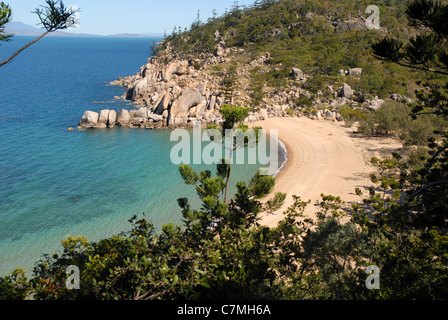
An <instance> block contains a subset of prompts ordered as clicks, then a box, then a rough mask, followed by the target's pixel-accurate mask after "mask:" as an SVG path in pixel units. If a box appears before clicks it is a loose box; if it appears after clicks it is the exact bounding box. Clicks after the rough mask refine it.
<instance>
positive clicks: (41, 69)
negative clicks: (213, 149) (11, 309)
mask: <svg viewBox="0 0 448 320" xmlns="http://www.w3.org/2000/svg"><path fill="white" fill-rule="evenodd" d="M33 39H34V38H32V37H19V36H17V37H14V38H13V41H12V42H9V43H3V44H2V45H0V60H1V61H3V60H4V59H5V58H7V57H9V56H10V55H11V54H12V53H13V52H15V50H16V49H18V48H20V47H21V46H23V45H25V44H26V43H28V42H29V41H31V40H33ZM155 40H156V41H157V40H160V39H155ZM152 41H153V39H120V38H116V39H114V38H58V37H46V38H43V39H42V40H41V41H39V42H37V43H36V44H34V45H33V46H31V47H29V48H28V49H26V50H25V51H23V52H22V53H21V54H20V55H19V56H18V57H17V58H16V59H15V60H14V61H13V62H11V63H9V64H7V65H6V66H4V67H1V68H0V276H3V275H6V274H7V273H9V272H11V271H12V270H14V269H15V268H17V267H20V268H23V269H25V270H26V271H28V272H30V271H32V267H33V265H34V263H35V262H36V261H38V260H39V259H40V258H42V256H43V254H44V253H46V254H50V255H52V254H53V253H56V252H59V251H60V250H61V244H60V241H61V240H62V239H65V238H66V237H67V236H69V235H82V236H86V237H87V238H88V239H89V240H90V241H98V240H100V239H102V238H105V237H110V236H112V235H114V234H118V233H120V232H123V231H127V230H129V229H130V228H131V227H132V226H131V225H130V224H129V222H128V219H130V218H131V217H132V216H133V215H135V214H136V215H140V216H141V214H142V213H143V212H145V214H146V217H147V218H148V219H149V220H150V221H152V222H153V223H154V224H155V225H156V227H159V228H160V226H162V225H163V224H165V223H167V222H175V223H180V221H181V212H180V209H179V208H178V206H177V201H176V199H177V198H180V197H189V198H191V199H193V203H194V199H195V197H196V193H195V190H194V188H193V187H191V186H187V185H185V184H184V183H183V180H182V178H181V177H180V175H179V171H178V166H177V165H174V164H172V163H171V161H170V151H171V148H172V147H173V146H174V145H175V144H176V143H177V142H171V141H170V130H160V131H154V130H146V129H128V128H114V129H108V130H88V131H77V130H75V131H72V132H70V131H68V130H67V129H68V128H69V127H74V128H76V127H77V124H78V122H79V120H80V119H81V117H82V115H83V113H84V111H86V110H92V111H97V112H99V111H100V110H101V109H115V110H117V111H118V110H120V109H122V108H128V109H129V108H133V107H134V106H133V105H132V104H131V103H130V102H126V101H121V100H114V99H113V97H114V96H120V95H122V94H123V93H124V90H125V89H124V88H121V87H116V86H111V85H109V83H110V82H111V81H113V80H116V79H117V78H118V77H120V76H122V77H123V76H126V75H131V74H135V73H137V72H138V71H139V69H140V67H141V66H142V65H144V64H146V62H147V59H148V58H149V57H150V55H151V49H150V47H151V43H152ZM198 168H202V167H198ZM258 168H259V165H240V166H235V167H234V170H233V175H232V178H233V181H232V185H233V184H235V183H236V182H237V181H248V180H249V179H250V177H252V176H253V175H254V174H255V172H256V171H257V169H258ZM208 169H210V170H212V172H215V169H214V167H209V168H208Z"/></svg>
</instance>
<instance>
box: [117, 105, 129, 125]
mask: <svg viewBox="0 0 448 320" xmlns="http://www.w3.org/2000/svg"><path fill="white" fill-rule="evenodd" d="M130 121H131V116H130V114H129V111H128V110H126V109H121V110H120V111H119V112H118V115H117V125H119V126H122V127H124V126H127V125H128V124H129V122H130Z"/></svg>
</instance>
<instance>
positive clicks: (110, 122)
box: [107, 110, 117, 128]
mask: <svg viewBox="0 0 448 320" xmlns="http://www.w3.org/2000/svg"><path fill="white" fill-rule="evenodd" d="M116 122H117V112H116V111H115V110H110V112H109V115H108V119H107V126H108V127H109V128H113V127H115V123H116Z"/></svg>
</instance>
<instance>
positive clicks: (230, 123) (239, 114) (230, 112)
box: [219, 104, 249, 203]
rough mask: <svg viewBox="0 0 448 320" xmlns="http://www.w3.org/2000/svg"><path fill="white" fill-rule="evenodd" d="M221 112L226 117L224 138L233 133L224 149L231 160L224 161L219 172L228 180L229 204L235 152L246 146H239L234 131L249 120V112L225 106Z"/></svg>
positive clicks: (226, 192) (245, 109)
mask: <svg viewBox="0 0 448 320" xmlns="http://www.w3.org/2000/svg"><path fill="white" fill-rule="evenodd" d="M219 112H220V113H221V114H222V116H223V117H224V123H223V125H222V136H226V134H228V133H231V136H230V137H227V136H226V138H227V139H228V140H229V141H230V145H226V144H224V147H225V148H227V149H228V150H229V151H230V158H229V159H228V161H226V160H225V159H223V160H222V165H221V167H220V169H219V171H220V172H221V173H222V176H223V178H224V179H226V188H225V195H224V202H225V203H227V198H228V192H229V186H230V174H231V172H232V161H233V158H232V157H233V152H234V151H235V150H236V149H238V148H241V147H243V146H244V144H243V145H241V144H238V139H237V137H236V136H235V132H234V131H233V129H234V127H235V125H236V124H238V123H239V122H241V121H243V120H244V119H246V118H247V116H248V115H249V110H248V109H247V108H244V107H240V106H235V105H230V104H225V105H223V106H222V108H221V109H220V110H219ZM239 133H240V132H239ZM244 141H246V140H244Z"/></svg>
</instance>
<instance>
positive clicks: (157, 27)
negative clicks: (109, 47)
mask: <svg viewBox="0 0 448 320" xmlns="http://www.w3.org/2000/svg"><path fill="white" fill-rule="evenodd" d="M5 2H6V3H7V4H9V5H10V7H11V8H12V11H13V19H12V21H15V22H22V23H24V24H27V25H30V26H33V27H35V28H39V29H40V26H38V23H39V19H38V17H37V15H36V14H33V13H32V11H34V10H35V9H36V8H37V7H39V6H42V5H45V0H20V1H18V0H10V1H5ZM63 2H64V4H65V5H66V6H77V7H79V8H80V9H81V13H80V27H79V29H76V30H64V31H65V32H69V33H85V34H95V35H101V36H107V35H113V34H147V33H155V34H164V33H166V34H171V33H172V31H173V29H174V27H179V26H180V27H181V28H182V29H184V28H188V27H189V26H190V25H191V23H192V22H193V21H194V20H195V19H196V17H197V14H198V10H199V14H200V19H201V21H203V22H205V21H206V20H207V19H208V18H210V17H212V16H213V10H216V14H217V15H218V16H220V15H222V14H223V13H225V11H226V10H230V9H231V8H232V6H234V5H235V4H236V3H238V5H240V6H248V5H251V4H253V3H254V0H241V1H235V0H221V1H206V0H192V1H188V2H186V1H181V0H167V1H163V2H160V1H145V0H129V1H123V0H108V1H107V2H106V0H96V1H87V0H71V1H63Z"/></svg>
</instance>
